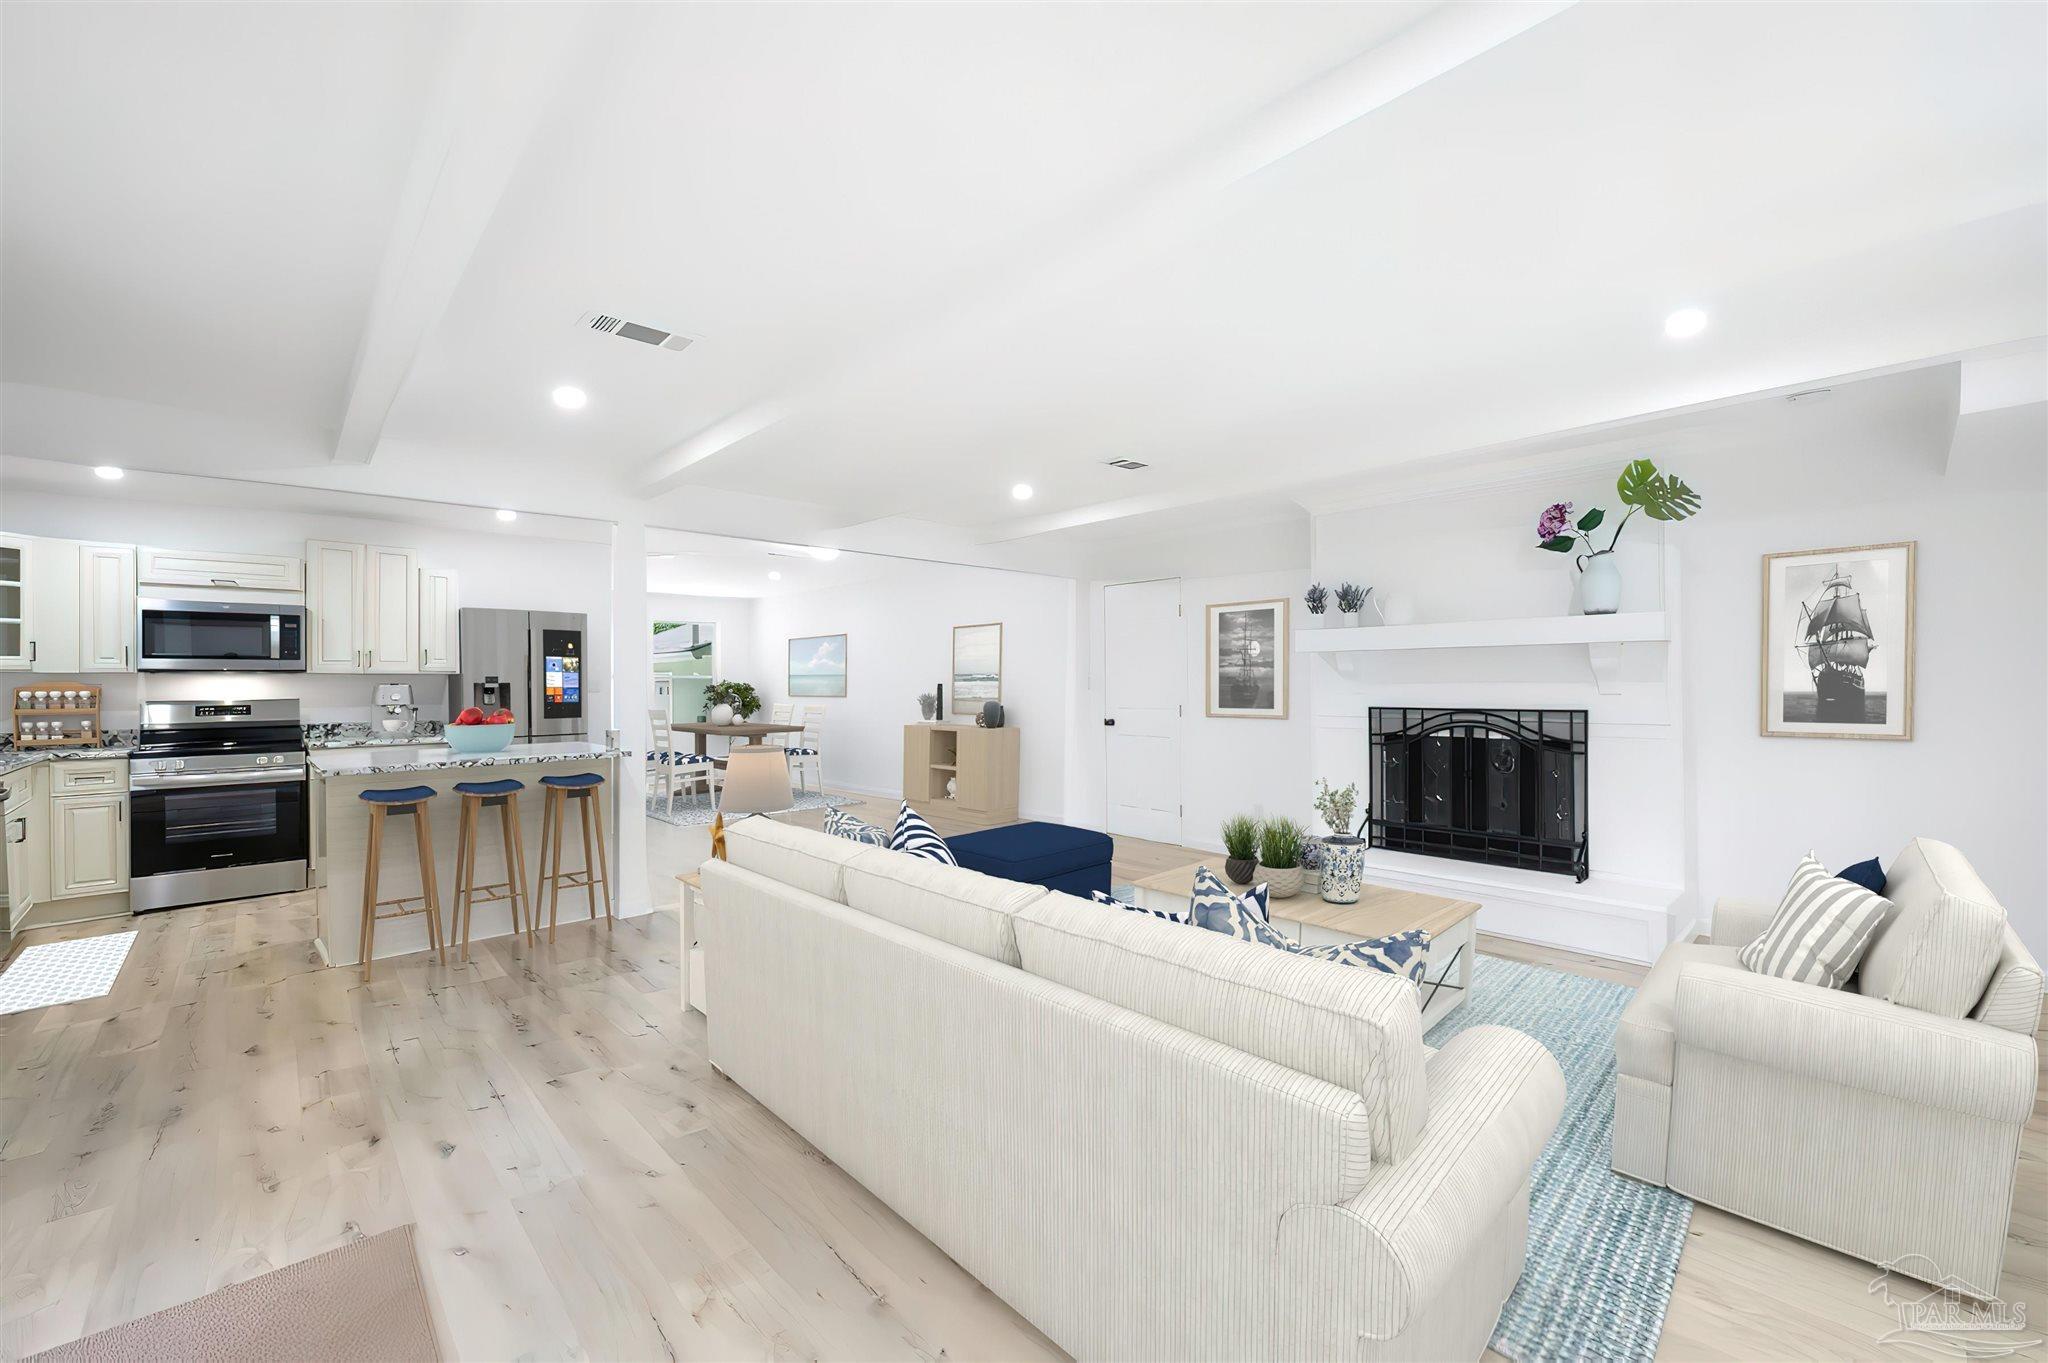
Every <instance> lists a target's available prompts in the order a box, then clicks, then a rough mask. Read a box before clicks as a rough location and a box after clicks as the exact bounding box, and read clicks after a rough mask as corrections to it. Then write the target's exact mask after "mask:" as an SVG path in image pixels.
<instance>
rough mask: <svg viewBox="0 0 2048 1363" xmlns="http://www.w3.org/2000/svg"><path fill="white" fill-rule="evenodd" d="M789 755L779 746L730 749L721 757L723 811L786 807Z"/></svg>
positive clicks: (768, 811)
mask: <svg viewBox="0 0 2048 1363" xmlns="http://www.w3.org/2000/svg"><path fill="white" fill-rule="evenodd" d="M790 803H791V802H790V798H789V757H788V755H787V754H786V753H784V752H783V751H782V749H780V748H770V747H764V746H761V745H753V746H749V747H744V748H734V749H733V750H732V751H731V752H730V753H728V754H727V755H726V759H725V793H724V794H723V795H722V796H721V797H720V799H719V801H718V808H719V812H720V813H723V814H772V813H774V812H775V811H777V810H781V809H788V808H789V807H790Z"/></svg>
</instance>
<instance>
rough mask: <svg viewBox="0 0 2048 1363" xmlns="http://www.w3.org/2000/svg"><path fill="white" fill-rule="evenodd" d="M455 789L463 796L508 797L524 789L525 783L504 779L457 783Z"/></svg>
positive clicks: (509, 778) (508, 778)
mask: <svg viewBox="0 0 2048 1363" xmlns="http://www.w3.org/2000/svg"><path fill="white" fill-rule="evenodd" d="M455 789H456V790H458V791H460V792H461V793H462V794H464V795H510V794H512V793H513V792H514V791H520V790H525V789H526V782H524V781H515V780H513V779H512V778H511V777H509V776H508V777H506V778H505V779H504V780H502V781H457V782H456V783H455Z"/></svg>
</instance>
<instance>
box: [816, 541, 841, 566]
mask: <svg viewBox="0 0 2048 1363" xmlns="http://www.w3.org/2000/svg"><path fill="white" fill-rule="evenodd" d="M811 557H812V558H814V559H816V560H818V562H820V563H830V562H831V561H832V560H833V559H835V558H838V557H839V551H838V550H837V549H829V548H827V547H825V546H824V545H822V544H816V545H812V546H811Z"/></svg>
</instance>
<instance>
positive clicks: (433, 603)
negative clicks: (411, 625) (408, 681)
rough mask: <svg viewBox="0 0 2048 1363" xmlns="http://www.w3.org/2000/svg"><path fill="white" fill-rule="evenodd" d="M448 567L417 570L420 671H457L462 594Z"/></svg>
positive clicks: (458, 666)
mask: <svg viewBox="0 0 2048 1363" xmlns="http://www.w3.org/2000/svg"><path fill="white" fill-rule="evenodd" d="M458 588H459V584H458V583H457V582H456V579H455V570H454V569H452V568H422V569H420V671H422V672H458V671H460V670H461V666H460V664H461V661H462V629H461V624H462V622H461V618H460V611H461V609H462V594H461V592H460V590H458Z"/></svg>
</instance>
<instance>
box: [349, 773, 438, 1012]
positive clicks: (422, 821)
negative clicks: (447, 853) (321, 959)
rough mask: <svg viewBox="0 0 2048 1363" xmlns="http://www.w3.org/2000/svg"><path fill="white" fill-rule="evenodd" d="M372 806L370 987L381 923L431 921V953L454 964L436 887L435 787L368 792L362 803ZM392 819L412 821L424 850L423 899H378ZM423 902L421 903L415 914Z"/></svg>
mask: <svg viewBox="0 0 2048 1363" xmlns="http://www.w3.org/2000/svg"><path fill="white" fill-rule="evenodd" d="M360 798H361V799H362V800H363V802H364V803H365V804H367V805H369V806H370V843H369V851H368V853H367V854H366V859H365V861H364V865H363V922H362V929H361V936H360V942H359V945H360V948H361V951H362V958H363V980H364V982H365V983H368V982H369V978H370V961H371V959H372V958H373V957H374V956H375V955H376V951H377V920H378V919H379V918H410V917H411V916H412V915H413V914H416V913H423V914H425V915H426V916H427V949H428V950H429V951H438V952H440V953H441V964H442V965H446V964H448V944H447V943H446V942H445V941H444V940H442V937H441V893H440V887H439V886H438V885H436V884H435V882H434V834H433V830H432V828H431V827H430V826H429V823H428V819H427V801H429V800H431V799H433V798H434V788H433V787H432V786H405V787H403V788H401V789H397V790H366V791H364V792H363V793H362V795H361V797H360ZM391 814H409V815H411V816H412V826H413V839H414V842H415V844H416V845H417V847H418V849H419V858H420V893H419V894H418V895H417V896H414V895H401V896H400V897H399V898H397V899H379V898H377V878H378V872H379V871H380V870H381V869H382V866H383V855H384V819H385V817H386V816H387V815H391ZM415 898H417V899H418V900H419V903H418V904H417V905H415V906H414V907H412V908H409V909H408V908H406V907H405V905H407V904H411V903H412V902H413V900H414V899H415ZM393 905H397V906H398V908H397V912H395V913H382V914H380V913H378V912H377V910H379V909H384V908H390V907H392V906H393Z"/></svg>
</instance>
